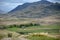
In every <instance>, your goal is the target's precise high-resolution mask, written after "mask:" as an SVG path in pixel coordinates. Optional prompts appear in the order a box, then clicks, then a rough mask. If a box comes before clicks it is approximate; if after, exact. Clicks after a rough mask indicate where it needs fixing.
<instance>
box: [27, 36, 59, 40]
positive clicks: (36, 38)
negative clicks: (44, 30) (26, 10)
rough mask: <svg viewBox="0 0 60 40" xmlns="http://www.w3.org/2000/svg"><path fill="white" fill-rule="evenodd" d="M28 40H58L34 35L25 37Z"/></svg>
mask: <svg viewBox="0 0 60 40" xmlns="http://www.w3.org/2000/svg"><path fill="white" fill-rule="evenodd" d="M27 38H28V39H30V40H59V39H57V38H52V37H47V36H42V35H41V36H37V35H36V36H35V35H32V36H29V37H27Z"/></svg>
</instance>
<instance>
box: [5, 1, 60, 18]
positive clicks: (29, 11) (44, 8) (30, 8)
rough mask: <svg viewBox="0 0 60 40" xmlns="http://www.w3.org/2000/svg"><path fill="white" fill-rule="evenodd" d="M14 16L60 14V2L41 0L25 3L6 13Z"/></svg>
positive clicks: (40, 16) (29, 16) (41, 16)
mask: <svg viewBox="0 0 60 40" xmlns="http://www.w3.org/2000/svg"><path fill="white" fill-rule="evenodd" d="M6 15H7V17H13V18H44V17H48V16H54V15H57V16H58V15H60V4H59V3H52V2H49V1H47V0H41V1H38V2H34V3H25V4H23V5H19V6H17V7H16V8H15V9H13V10H12V11H10V12H9V13H8V14H6Z"/></svg>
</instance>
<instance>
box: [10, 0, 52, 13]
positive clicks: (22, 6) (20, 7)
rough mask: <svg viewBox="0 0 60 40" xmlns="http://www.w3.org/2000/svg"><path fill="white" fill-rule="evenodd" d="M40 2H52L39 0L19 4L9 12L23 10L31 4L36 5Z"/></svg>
mask: <svg viewBox="0 0 60 40" xmlns="http://www.w3.org/2000/svg"><path fill="white" fill-rule="evenodd" d="M39 4H40V5H41V4H44V5H50V4H52V3H51V2H49V1H46V0H42V1H38V2H34V3H24V4H23V5H19V6H17V7H16V8H15V9H13V10H11V11H10V12H9V13H11V12H14V11H21V10H23V9H25V8H27V7H29V6H34V5H39Z"/></svg>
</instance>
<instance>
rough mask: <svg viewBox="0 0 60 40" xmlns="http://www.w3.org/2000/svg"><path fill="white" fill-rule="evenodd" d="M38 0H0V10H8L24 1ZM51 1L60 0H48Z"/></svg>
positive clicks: (33, 0) (32, 0) (59, 0)
mask: <svg viewBox="0 0 60 40" xmlns="http://www.w3.org/2000/svg"><path fill="white" fill-rule="evenodd" d="M36 1H40V0H0V10H3V11H5V12H8V11H10V10H12V9H14V8H15V7H17V6H18V5H22V4H23V3H26V2H36ZM48 1H51V2H60V0H48Z"/></svg>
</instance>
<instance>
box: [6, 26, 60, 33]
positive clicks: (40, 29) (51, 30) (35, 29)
mask: <svg viewBox="0 0 60 40" xmlns="http://www.w3.org/2000/svg"><path fill="white" fill-rule="evenodd" d="M56 27H57V26H56ZM7 30H10V31H15V32H23V33H24V32H28V33H37V32H48V33H60V32H59V30H60V29H56V28H54V27H53V28H46V29H45V27H42V26H41V27H40V26H32V27H27V28H17V27H13V28H8V29H7Z"/></svg>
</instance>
